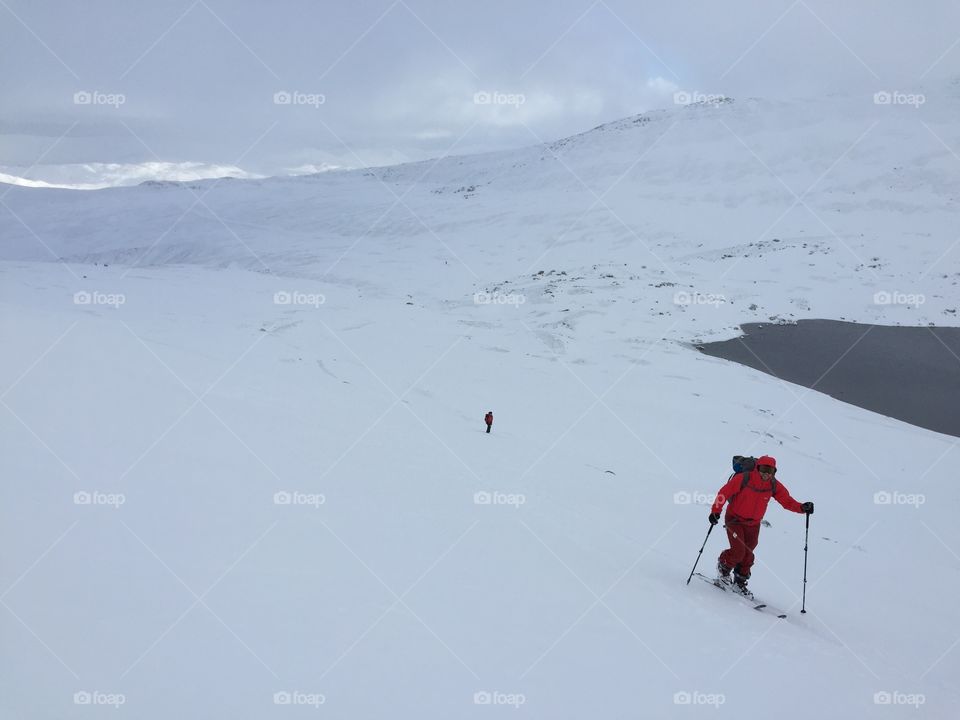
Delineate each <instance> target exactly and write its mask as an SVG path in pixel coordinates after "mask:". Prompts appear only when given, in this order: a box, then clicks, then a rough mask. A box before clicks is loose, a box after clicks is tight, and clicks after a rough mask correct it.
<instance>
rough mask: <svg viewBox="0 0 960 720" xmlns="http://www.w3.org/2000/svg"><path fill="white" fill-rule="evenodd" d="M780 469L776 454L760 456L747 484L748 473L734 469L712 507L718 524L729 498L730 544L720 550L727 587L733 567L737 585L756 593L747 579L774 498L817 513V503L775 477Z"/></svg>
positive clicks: (790, 507)
mask: <svg viewBox="0 0 960 720" xmlns="http://www.w3.org/2000/svg"><path fill="white" fill-rule="evenodd" d="M776 473H777V461H776V459H775V458H772V457H770V456H769V455H763V456H761V457H759V458H757V464H756V467H754V469H753V470H751V471H749V473H748V474H747V482H746V484H745V485H744V482H743V476H744V473H742V472H738V473H734V474H733V475H731V476H730V479H729V480H727V482H726V484H725V485H724V486H723V487H722V488H720V491H719V492H718V493H717V499H716V500H715V501H714V503H713V507H711V508H710V518H709V520H710V524H711V525H716V524H717V522H718V521H719V520H720V510H721V509H723V505H724V503H726V502H727V501H729V504H728V505H727V514H726V517H725V518H724V522H725V526H726V528H727V538H728V539H729V540H730V547H729V548H727V549H726V550H724V551H723V552H722V553H720V557H719V559H718V561H717V576H718V577H717V579H718V580H719V582H720V583H721V585H723V586H724V587H727V586H729V585H730V584H731V576H730V575H731V571H733V578H732V582H733V589H734V590H735V591H737V592H739V593H741V594H742V595H746V596H747V597H753V593H751V592H750V591H749V590H748V589H747V580H749V579H750V568H751V567H753V560H754V557H753V551H754V548H756V547H757V542H758V541H759V539H760V521H761V520H763V516H764V514H765V513H766V512H767V504H768V503H769V502H770V498H773V499H774V500H776V501H777V502H778V503H780V504H781V505H782V506H783V507H784V508H785V509H787V510H791V511H793V512H795V513H806V514H808V515H812V514H813V503H812V502H805V503H799V502H797V501H796V500H794V499H793V498H792V497H791V496H790V493H789V492H788V491H787V488H786V487H784V485H783V483H781V482H779V481H778V480H776V479H775V477H774V476H775V475H776Z"/></svg>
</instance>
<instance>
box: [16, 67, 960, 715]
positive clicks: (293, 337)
mask: <svg viewBox="0 0 960 720" xmlns="http://www.w3.org/2000/svg"><path fill="white" fill-rule="evenodd" d="M935 98H936V99H934V95H931V99H930V101H929V102H928V103H927V104H926V105H924V106H923V107H921V108H919V109H914V108H912V107H896V106H876V105H874V104H872V102H870V99H869V98H823V99H820V100H818V101H816V102H813V103H772V102H767V101H745V102H726V103H721V104H719V105H716V106H715V105H705V106H700V105H695V106H690V107H685V108H678V109H676V110H672V111H667V112H659V113H652V114H649V115H645V116H639V117H637V118H629V119H626V120H623V121H620V122H617V123H612V124H610V125H606V126H602V127H601V128H597V129H595V130H592V131H590V132H587V133H584V134H582V135H579V136H576V137H573V138H568V139H566V140H561V141H559V142H555V143H549V144H544V145H537V146H534V147H530V148H526V149H523V150H519V151H516V152H513V153H497V154H489V155H481V156H471V157H450V158H445V159H441V160H439V161H436V162H427V163H417V164H412V165H405V166H399V167H393V168H381V169H372V170H366V171H349V172H329V173H324V174H322V175H317V176H309V177H302V178H289V179H266V180H248V181H236V180H222V181H202V182H195V183H189V184H182V183H180V184H178V183H166V184H148V185H143V186H138V187H135V188H118V189H109V190H100V191H93V192H86V193H81V192H73V191H63V190H52V189H35V188H20V187H9V188H6V189H0V196H2V203H3V204H2V205H0V237H2V238H3V240H2V247H0V253H2V254H0V257H2V262H0V273H2V281H0V293H2V295H0V309H2V323H3V327H4V336H5V338H6V339H7V342H6V343H5V352H4V353H2V354H0V375H2V378H3V382H2V392H3V395H2V401H3V406H4V407H3V408H2V412H0V428H2V430H0V432H2V436H3V437H4V439H5V443H4V452H3V453H0V472H2V475H3V477H4V478H5V482H4V484H3V487H4V494H5V497H4V498H3V500H4V502H3V504H2V507H3V511H2V517H0V528H2V546H3V547H4V548H5V549H6V550H5V553H4V556H3V557H4V559H3V563H2V566H0V572H2V578H0V584H2V588H0V591H2V592H3V594H2V602H3V605H4V608H5V609H4V610H3V611H2V613H0V623H2V625H0V626H2V634H3V637H4V638H5V641H4V646H3V650H2V651H0V668H2V672H0V678H2V680H0V683H2V684H0V708H2V712H3V715H4V716H5V717H29V718H62V717H82V716H88V715H90V714H91V713H96V712H100V713H107V712H110V713H113V712H114V710H113V707H114V706H117V705H118V706H119V708H120V712H121V713H127V714H129V715H131V716H134V717H137V718H168V717H234V718H264V717H271V718H272V717H281V718H282V717H287V716H294V715H297V714H298V713H299V715H300V716H305V714H307V713H314V714H316V715H323V716H329V717H337V718H381V717H416V718H432V717H437V718H441V717H443V718H446V717H486V716H487V715H489V714H491V713H506V712H510V713H515V714H516V715H517V716H519V715H521V714H524V715H527V716H530V717H536V718H580V717H603V718H633V717H686V716H688V715H691V714H697V713H698V712H699V713H708V714H709V716H710V717H742V716H743V714H744V713H750V714H751V715H755V716H759V717H762V716H765V715H776V716H778V717H784V718H801V717H802V718H806V717H810V716H816V717H823V718H834V717H836V718H840V717H851V716H852V717H874V716H876V717H910V718H913V717H931V718H946V717H952V716H953V714H954V713H953V710H954V707H955V704H956V702H957V701H958V699H960V693H958V691H957V688H956V680H955V679H956V677H957V675H958V670H960V649H958V648H957V645H958V641H960V630H958V629H957V627H956V623H955V621H954V618H955V615H956V613H955V610H954V605H955V603H953V602H952V600H951V598H953V597H955V596H956V595H957V592H958V591H960V558H958V555H957V551H958V548H960V533H958V531H957V529H956V525H955V517H956V510H957V508H958V506H960V502H958V501H960V490H958V488H957V485H956V483H955V481H954V478H953V477H952V476H951V473H950V472H949V469H950V467H951V463H952V462H953V461H956V454H955V452H954V451H955V448H956V444H957V441H956V439H955V438H952V437H948V436H944V435H939V434H936V433H932V432H929V431H925V430H922V429H919V428H915V427H912V426H910V425H907V424H905V423H902V422H899V421H896V420H893V419H890V418H885V417H882V416H879V415H876V414H873V413H870V412H867V411H865V410H861V409H859V408H856V407H851V406H847V405H845V404H843V403H840V402H838V401H836V400H833V399H831V398H829V397H826V396H823V395H820V394H819V393H816V392H811V391H807V390H806V389H803V388H798V387H796V386H792V385H789V384H786V383H782V382H779V381H777V380H776V379H774V378H771V377H769V376H766V375H763V374H761V373H758V372H755V371H753V370H749V369H746V368H741V367H737V366H735V365H732V364H730V363H726V362H723V361H720V360H717V359H714V358H710V357H706V356H703V355H701V354H699V353H697V352H696V351H695V349H694V348H693V344H695V343H696V342H698V341H700V340H703V339H706V338H708V337H709V338H722V337H730V336H732V335H733V334H735V333H736V329H737V326H738V325H739V324H740V323H741V322H749V321H757V320H768V319H773V320H774V321H789V320H791V319H794V318H799V317H828V318H845V319H852V320H858V321H863V322H867V321H869V322H883V323H889V324H896V323H902V324H927V323H934V324H954V323H955V320H954V318H955V314H954V313H955V310H956V297H957V294H956V283H957V278H958V275H960V268H958V266H957V249H956V231H955V228H956V226H957V223H956V220H957V217H956V215H957V204H956V198H957V191H958V180H957V178H958V172H957V170H958V165H957V163H958V162H960V160H958V158H957V157H955V156H954V155H953V154H952V152H951V151H950V150H949V149H948V147H945V145H944V144H943V143H946V145H947V146H950V147H958V145H960V142H958V140H960V138H958V132H957V129H956V125H955V123H954V122H953V118H955V117H956V110H957V109H958V108H957V106H958V103H960V93H958V91H957V88H956V87H954V86H951V87H949V88H945V89H943V91H942V92H940V93H938V94H936V95H935ZM938 138H939V139H938ZM941 140H942V141H943V142H941ZM878 292H881V293H888V294H890V296H891V297H901V296H906V295H909V294H922V295H923V301H922V302H914V303H909V302H904V301H901V302H898V303H896V304H883V303H882V301H881V303H878V302H876V300H875V294H876V293H878ZM78 293H79V294H78ZM488 409H492V410H493V411H494V414H495V424H494V432H493V433H492V434H491V435H489V436H487V435H484V434H483V426H482V417H483V413H484V412H485V411H486V410H488ZM735 452H749V453H754V454H759V453H762V452H769V453H772V454H774V455H776V456H777V458H778V460H779V463H780V466H781V468H782V470H781V475H782V477H781V478H780V480H781V482H783V483H784V484H785V485H786V486H787V487H788V488H789V489H790V491H791V493H792V494H793V495H794V496H795V497H796V498H797V499H799V500H801V501H802V500H814V501H815V502H816V503H817V512H816V514H815V515H814V516H813V518H812V521H811V533H810V555H809V580H810V582H809V583H808V586H807V608H808V613H807V614H806V615H801V614H800V613H799V608H800V593H801V589H802V573H803V518H802V516H799V515H794V514H792V513H786V512H785V511H783V510H782V509H780V508H779V507H778V506H776V505H773V506H772V507H771V510H770V512H769V513H768V515H767V519H768V520H769V521H770V523H771V526H770V527H768V528H765V529H764V530H763V531H762V533H761V544H760V547H759V549H758V558H759V560H758V564H757V566H756V567H755V572H754V581H753V586H754V589H755V591H756V592H757V594H758V596H760V597H762V598H764V599H766V600H768V601H769V602H770V603H772V604H776V605H778V606H781V607H783V608H787V609H789V617H788V618H787V619H786V620H777V619H775V618H771V617H770V616H769V615H763V614H760V613H756V612H754V611H753V610H751V609H749V608H747V607H745V606H743V605H741V604H740V603H738V602H735V601H734V599H733V598H727V597H724V596H722V595H720V594H719V593H718V592H717V591H716V590H715V589H713V588H711V587H710V586H708V585H706V584H704V583H693V584H691V585H690V586H687V585H685V584H684V581H685V579H686V575H687V573H688V572H689V569H690V566H691V564H692V563H693V561H694V559H695V557H696V552H697V550H698V548H699V546H700V543H702V542H703V538H704V534H705V532H706V530H707V523H706V515H707V512H708V510H707V505H708V503H709V502H710V500H712V495H713V493H714V492H715V491H716V489H717V488H718V487H719V486H720V485H721V484H722V482H723V480H724V479H725V478H726V469H727V464H728V462H729V456H730V455H731V454H733V453H735ZM77 493H80V494H79V495H77ZM278 493H279V495H278ZM878 493H880V494H879V495H878ZM884 493H886V494H884ZM887 500H889V501H890V502H886V501H887ZM88 501H89V502H88ZM287 501H290V502H287ZM722 546H723V543H722V542H721V539H720V537H718V533H716V532H715V533H714V535H713V536H711V537H710V539H709V542H708V543H707V548H706V550H705V551H704V556H703V560H702V561H701V565H700V567H701V569H703V570H704V571H708V572H709V570H710V569H711V568H712V566H713V563H714V558H715V557H716V554H717V553H718V552H719V551H720V549H721V548H722ZM77 693H79V695H77ZM84 693H87V694H84ZM278 693H279V695H278ZM284 693H287V694H284ZM885 693H886V694H885ZM287 700H289V701H290V702H289V704H290V705H294V704H296V705H306V707H289V706H288V704H287V703H286V702H285V701H287ZM88 701H89V702H88ZM885 701H889V702H885ZM88 704H89V705H94V704H95V705H103V706H104V707H96V708H92V707H88ZM488 705H494V706H497V707H488ZM515 708H519V709H515ZM111 717H113V715H111Z"/></svg>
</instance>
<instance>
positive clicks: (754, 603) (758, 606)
mask: <svg viewBox="0 0 960 720" xmlns="http://www.w3.org/2000/svg"><path fill="white" fill-rule="evenodd" d="M694 575H696V576H697V577H698V578H700V579H701V580H703V581H704V582H706V583H710V584H711V585H713V586H714V587H715V588H717V589H718V590H720V591H722V592H727V589H726V588H725V587H723V586H722V585H721V584H720V583H719V582H717V580H716V579H715V578H709V577H707V576H706V575H703V574H702V573H694ZM730 594H731V595H734V596H736V597H737V598H739V599H740V600H742V601H743V602H745V603H747V604H748V605H749V606H750V607H752V608H753V609H754V610H757V611H758V612H765V613H767V614H770V615H776V616H777V617H778V618H785V617H786V616H787V614H786V613H785V612H783V611H782V610H780V609H778V608H775V607H771V606H770V605H767V604H766V603H764V602H760V601H759V600H757V599H756V598H754V599H752V600H751V599H750V598H747V597H744V596H743V595H741V594H739V593H736V592H734V591H733V590H731V591H730Z"/></svg>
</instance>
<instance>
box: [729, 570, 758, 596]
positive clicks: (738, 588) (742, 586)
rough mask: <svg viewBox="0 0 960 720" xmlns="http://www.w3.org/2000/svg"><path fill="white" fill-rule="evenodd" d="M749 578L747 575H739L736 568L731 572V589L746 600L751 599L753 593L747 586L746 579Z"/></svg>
mask: <svg viewBox="0 0 960 720" xmlns="http://www.w3.org/2000/svg"><path fill="white" fill-rule="evenodd" d="M749 579H750V576H749V575H741V574H740V573H738V572H737V571H736V570H734V572H733V591H734V592H735V593H737V594H739V595H743V596H744V597H745V598H747V599H748V600H753V593H752V592H750V588H748V587H747V581H748V580H749Z"/></svg>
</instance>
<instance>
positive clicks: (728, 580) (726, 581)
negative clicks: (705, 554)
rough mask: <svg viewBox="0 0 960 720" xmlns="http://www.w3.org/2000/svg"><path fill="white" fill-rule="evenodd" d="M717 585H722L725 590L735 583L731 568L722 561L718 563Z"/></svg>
mask: <svg viewBox="0 0 960 720" xmlns="http://www.w3.org/2000/svg"><path fill="white" fill-rule="evenodd" d="M715 582H716V585H717V587H721V588H723V589H724V590H726V589H728V588H729V587H730V586H731V585H732V584H733V577H732V576H731V574H730V568H728V567H727V566H726V565H724V564H723V563H722V562H718V563H717V579H716V581H715Z"/></svg>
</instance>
